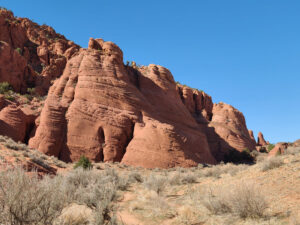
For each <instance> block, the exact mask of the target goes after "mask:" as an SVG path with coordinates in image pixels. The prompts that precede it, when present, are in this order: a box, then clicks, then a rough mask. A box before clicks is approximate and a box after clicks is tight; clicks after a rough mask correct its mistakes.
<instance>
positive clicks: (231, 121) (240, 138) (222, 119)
mask: <svg viewBox="0 0 300 225" xmlns="http://www.w3.org/2000/svg"><path fill="white" fill-rule="evenodd" d="M209 126H211V127H213V128H214V129H215V132H216V133H217V134H218V135H219V136H220V137H221V138H222V139H223V140H225V142H226V143H228V144H229V145H230V147H233V149H237V150H239V151H242V150H245V149H249V150H253V149H255V145H256V143H255V141H254V140H252V139H251V137H250V135H249V132H248V129H247V126H246V121H245V117H244V115H243V114H242V113H241V112H240V111H238V110H237V109H235V108H234V107H233V106H231V105H228V104H225V103H219V104H214V106H213V117H212V120H211V122H210V124H209Z"/></svg>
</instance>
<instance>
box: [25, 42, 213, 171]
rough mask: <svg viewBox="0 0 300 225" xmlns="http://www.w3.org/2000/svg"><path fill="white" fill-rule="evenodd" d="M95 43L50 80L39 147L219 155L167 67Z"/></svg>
mask: <svg viewBox="0 0 300 225" xmlns="http://www.w3.org/2000/svg"><path fill="white" fill-rule="evenodd" d="M95 42H97V43H98V44H95ZM89 46H90V48H89V49H81V50H80V52H79V54H77V55H76V56H75V57H73V58H72V59H71V60H70V61H69V62H68V63H67V67H66V70H65V72H64V74H63V75H62V77H61V78H60V79H59V80H57V81H56V82H55V83H54V85H53V86H52V87H51V88H50V91H49V94H48V98H47V100H46V103H45V106H44V109H43V111H42V114H41V119H40V125H39V127H38V128H37V132H36V135H35V137H34V138H32V139H31V140H30V146H31V147H34V148H37V149H39V150H40V151H42V152H44V153H46V154H51V155H55V156H57V157H59V158H61V159H63V160H65V161H74V160H78V158H79V157H80V156H81V155H83V154H84V155H86V156H88V157H89V158H91V159H93V160H95V161H101V160H103V161H121V162H122V163H125V164H130V165H134V166H143V167H152V168H153V167H162V168H167V167H174V166H177V165H178V166H192V165H196V164H197V163H215V159H214V158H213V156H212V155H211V153H210V150H209V146H208V143H207V140H206V135H205V133H203V132H201V130H200V129H199V128H198V126H197V123H196V121H195V120H194V118H193V117H192V116H191V114H190V113H189V111H188V110H187V108H185V107H184V106H183V104H182V102H181V99H180V96H179V95H178V93H177V90H176V84H175V82H174V80H173V77H172V75H171V73H170V72H169V71H168V70H167V69H165V68H163V67H161V66H156V65H149V66H148V67H142V68H140V69H133V68H131V67H126V66H124V64H123V54H122V51H121V50H120V49H119V48H118V47H117V46H116V45H115V44H113V43H111V42H103V41H102V40H101V39H100V40H99V39H98V40H94V39H91V40H90V43H89ZM95 46H96V47H95ZM99 46H100V47H101V48H99ZM99 49H100V51H99Z"/></svg>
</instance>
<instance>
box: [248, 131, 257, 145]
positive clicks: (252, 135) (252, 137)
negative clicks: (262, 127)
mask: <svg viewBox="0 0 300 225" xmlns="http://www.w3.org/2000/svg"><path fill="white" fill-rule="evenodd" d="M248 132H249V136H250V138H251V140H252V141H253V142H254V143H255V144H256V141H255V138H254V134H253V131H252V130H248Z"/></svg>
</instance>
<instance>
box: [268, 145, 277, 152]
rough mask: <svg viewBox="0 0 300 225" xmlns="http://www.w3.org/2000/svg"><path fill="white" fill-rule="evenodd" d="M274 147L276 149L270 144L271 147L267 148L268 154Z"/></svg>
mask: <svg viewBox="0 0 300 225" xmlns="http://www.w3.org/2000/svg"><path fill="white" fill-rule="evenodd" d="M274 147H275V145H273V144H269V145H268V146H267V150H268V152H269V151H271V150H272V149H273V148H274Z"/></svg>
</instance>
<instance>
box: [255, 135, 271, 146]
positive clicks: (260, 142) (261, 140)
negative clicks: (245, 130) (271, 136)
mask: <svg viewBox="0 0 300 225" xmlns="http://www.w3.org/2000/svg"><path fill="white" fill-rule="evenodd" d="M267 144H268V143H267V142H266V141H265V138H264V135H263V134H262V133H261V132H259V133H258V137H257V145H259V146H265V145H267Z"/></svg>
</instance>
